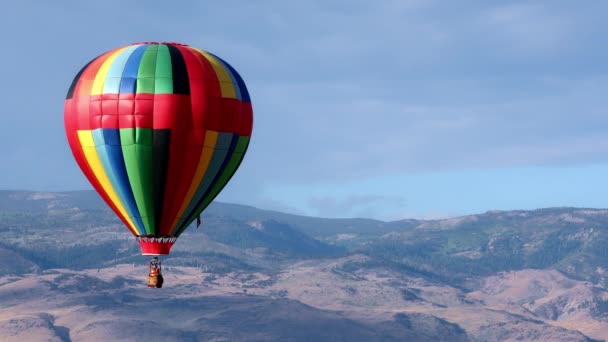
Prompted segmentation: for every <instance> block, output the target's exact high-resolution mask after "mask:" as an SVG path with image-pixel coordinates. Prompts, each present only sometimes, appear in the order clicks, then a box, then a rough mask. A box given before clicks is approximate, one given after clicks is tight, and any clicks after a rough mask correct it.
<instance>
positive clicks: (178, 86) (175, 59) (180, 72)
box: [168, 45, 190, 95]
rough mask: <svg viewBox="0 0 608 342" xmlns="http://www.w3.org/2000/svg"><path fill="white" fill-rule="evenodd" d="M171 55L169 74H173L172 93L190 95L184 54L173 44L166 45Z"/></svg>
mask: <svg viewBox="0 0 608 342" xmlns="http://www.w3.org/2000/svg"><path fill="white" fill-rule="evenodd" d="M168 48H169V54H170V55H171V75H172V76H173V94H184V95H190V80H189V79H188V69H187V68H186V61H184V56H182V53H181V52H180V51H179V50H178V49H177V48H176V47H175V46H171V45H169V46H168Z"/></svg>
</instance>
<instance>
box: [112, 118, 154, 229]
mask: <svg viewBox="0 0 608 342" xmlns="http://www.w3.org/2000/svg"><path fill="white" fill-rule="evenodd" d="M134 131H135V132H134ZM134 137H135V141H134V142H135V144H133V143H131V144H126V143H127V141H130V142H133V139H134ZM123 138H124V140H122V139H123ZM120 139H121V142H122V144H123V146H122V153H123V157H124V160H125V167H126V169H127V174H128V175H129V183H130V184H131V190H132V191H133V197H135V203H137V209H138V210H139V213H140V215H141V219H142V221H143V224H144V228H145V230H146V234H148V235H153V234H154V194H153V190H154V181H153V177H152V167H151V166H152V163H153V149H152V129H150V128H122V129H120Z"/></svg>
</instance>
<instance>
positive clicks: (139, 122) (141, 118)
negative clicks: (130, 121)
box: [120, 115, 152, 128]
mask: <svg viewBox="0 0 608 342" xmlns="http://www.w3.org/2000/svg"><path fill="white" fill-rule="evenodd" d="M133 127H137V128H152V115H135V126H128V127H122V126H121V127H120V128H133Z"/></svg>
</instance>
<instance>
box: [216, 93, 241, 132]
mask: <svg viewBox="0 0 608 342" xmlns="http://www.w3.org/2000/svg"><path fill="white" fill-rule="evenodd" d="M240 117H241V101H239V100H238V99H231V98H222V111H221V113H220V129H219V131H220V132H231V133H235V132H236V131H237V128H238V126H239V119H240Z"/></svg>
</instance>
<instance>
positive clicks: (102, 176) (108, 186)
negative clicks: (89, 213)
mask: <svg viewBox="0 0 608 342" xmlns="http://www.w3.org/2000/svg"><path fill="white" fill-rule="evenodd" d="M78 140H79V141H80V145H81V146H82V151H83V152H84V156H85V158H86V160H87V163H88V164H89V167H90V168H91V170H92V171H93V174H94V175H95V177H96V178H97V180H98V181H99V183H100V184H101V187H102V188H103V189H104V191H105V192H106V193H107V194H108V196H109V197H110V200H111V201H112V203H114V205H115V206H116V208H118V211H120V213H121V214H122V216H124V217H125V219H126V220H127V222H128V223H129V226H128V227H127V228H129V229H130V230H131V232H133V233H134V234H135V235H139V233H137V230H136V229H135V225H134V224H133V221H131V218H130V217H129V215H128V214H127V211H126V210H125V208H124V206H123V205H122V203H121V202H120V199H119V198H118V196H117V195H116V192H115V191H114V188H113V187H112V183H110V180H109V179H108V176H107V175H106V171H105V170H104V169H103V166H102V164H101V160H99V155H98V154H97V149H96V148H95V142H94V140H93V132H92V131H87V130H83V131H78Z"/></svg>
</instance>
